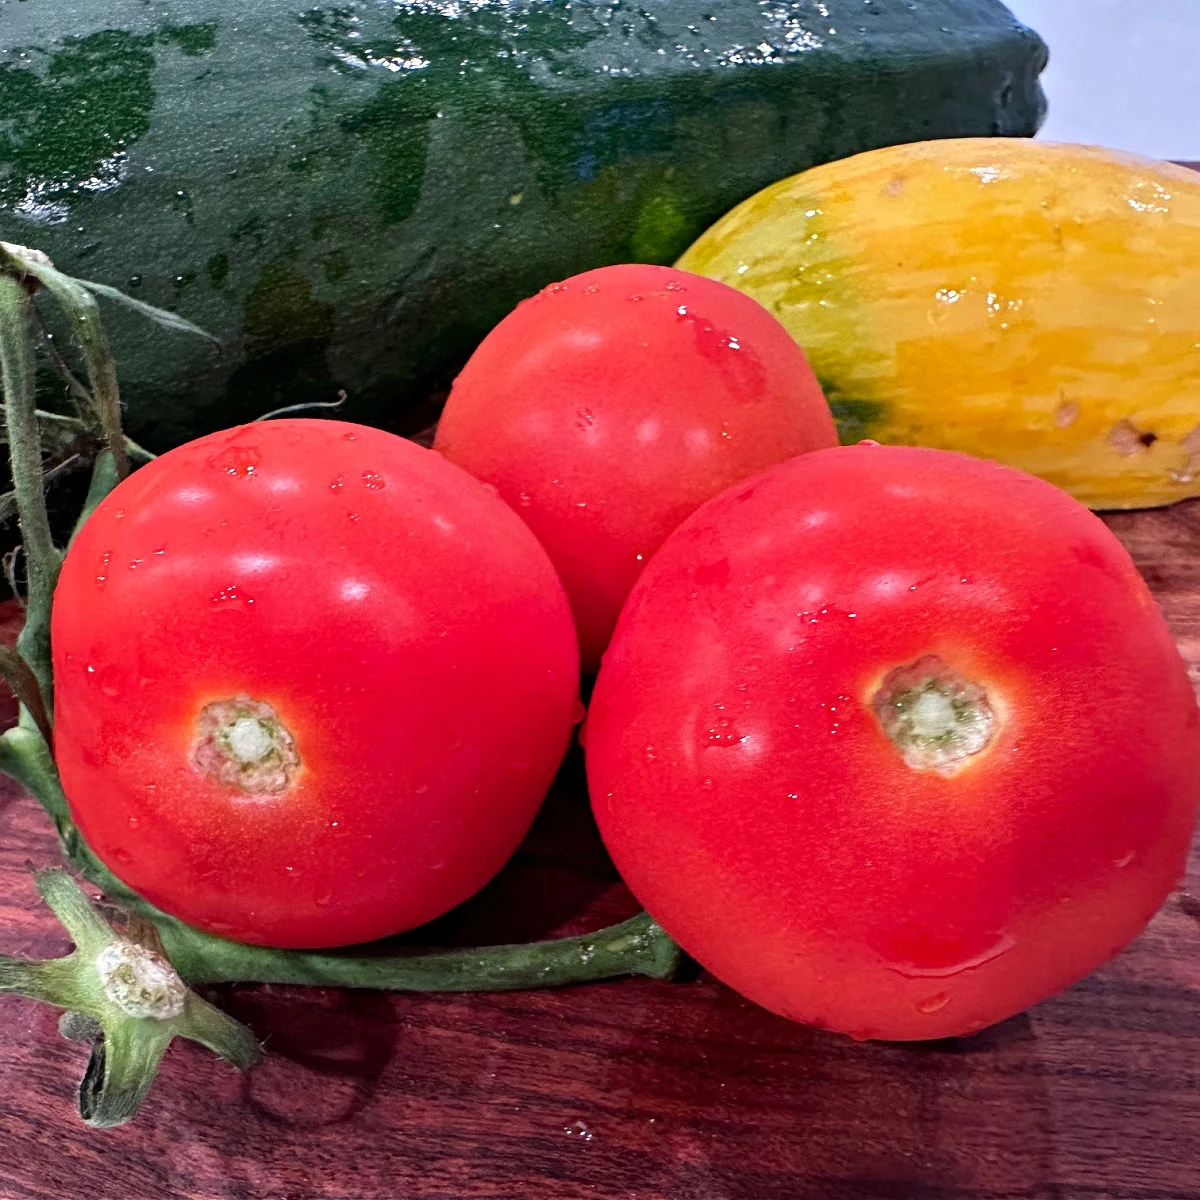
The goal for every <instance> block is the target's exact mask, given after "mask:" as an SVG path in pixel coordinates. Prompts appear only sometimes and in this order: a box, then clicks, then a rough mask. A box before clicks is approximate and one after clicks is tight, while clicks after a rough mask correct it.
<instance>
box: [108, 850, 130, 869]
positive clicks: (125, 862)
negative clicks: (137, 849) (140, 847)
mask: <svg viewBox="0 0 1200 1200" xmlns="http://www.w3.org/2000/svg"><path fill="white" fill-rule="evenodd" d="M111 857H112V860H113V862H115V863H117V864H118V865H120V866H122V867H127V866H129V865H130V864H131V863H132V862H133V855H132V854H130V853H129V851H128V850H126V849H125V848H124V847H123V846H118V847H117V848H116V849H115V850H114V851H113V852H112V855H111Z"/></svg>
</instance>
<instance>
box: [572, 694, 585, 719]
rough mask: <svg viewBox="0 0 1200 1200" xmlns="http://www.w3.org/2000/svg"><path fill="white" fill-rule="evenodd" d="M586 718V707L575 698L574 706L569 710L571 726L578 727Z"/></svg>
mask: <svg viewBox="0 0 1200 1200" xmlns="http://www.w3.org/2000/svg"><path fill="white" fill-rule="evenodd" d="M586 716H587V707H586V705H585V704H584V703H583V701H582V700H580V699H579V698H578V697H576V698H575V704H574V706H573V707H572V709H571V724H572V725H578V724H579V722H580V721H582V720H583V718H584V717H586Z"/></svg>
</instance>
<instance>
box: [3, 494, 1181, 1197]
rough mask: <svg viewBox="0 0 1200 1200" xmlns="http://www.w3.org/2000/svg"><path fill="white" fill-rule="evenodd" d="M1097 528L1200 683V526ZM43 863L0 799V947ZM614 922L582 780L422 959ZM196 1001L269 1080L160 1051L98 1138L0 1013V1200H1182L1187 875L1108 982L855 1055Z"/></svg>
mask: <svg viewBox="0 0 1200 1200" xmlns="http://www.w3.org/2000/svg"><path fill="white" fill-rule="evenodd" d="M1109 523H1110V524H1111V525H1112V527H1113V528H1114V529H1115V530H1116V532H1117V533H1118V534H1119V536H1120V537H1121V538H1122V540H1123V541H1124V542H1125V544H1126V545H1127V546H1128V547H1129V549H1130V550H1131V552H1132V553H1133V555H1134V558H1135V559H1136V561H1137V563H1138V565H1139V566H1140V568H1141V569H1142V571H1143V572H1144V574H1145V576H1146V578H1147V580H1148V582H1149V584H1150V586H1151V588H1152V589H1153V590H1154V592H1155V594H1156V596H1157V598H1158V600H1159V602H1160V604H1161V605H1162V608H1163V610H1164V612H1165V614H1166V616H1167V619H1168V621H1169V622H1170V623H1171V626H1172V628H1173V630H1174V632H1175V634H1176V635H1177V637H1178V640H1179V645H1180V648H1181V650H1182V652H1183V654H1184V656H1185V658H1186V659H1187V660H1188V662H1189V664H1190V670H1191V674H1192V677H1193V679H1194V680H1195V681H1197V683H1198V684H1200V501H1196V502H1192V503H1188V504H1184V505H1179V506H1176V507H1174V508H1171V509H1163V510H1158V511H1153V512H1145V513H1136V514H1124V515H1119V516H1114V517H1112V518H1110V521H1109ZM1147 699H1148V701H1150V702H1152V699H1153V698H1152V697H1148V698H1147ZM55 858H56V849H55V844H54V840H53V838H52V837H51V835H50V833H49V828H48V823H47V822H46V820H45V819H44V818H43V817H42V815H41V813H40V810H38V809H37V808H36V806H35V805H34V804H33V803H32V801H30V800H29V799H27V798H26V797H24V796H22V795H21V794H20V793H19V792H18V790H17V789H16V788H15V787H12V786H7V787H5V788H4V789H3V790H0V949H3V950H4V951H6V952H8V953H19V954H27V955H35V956H49V955H53V954H58V953H62V952H64V951H65V950H66V949H67V943H66V941H65V938H64V937H63V935H62V934H61V932H60V931H59V930H58V928H57V927H56V925H55V923H54V921H53V919H52V918H51V917H50V915H49V914H48V912H47V911H46V910H44V909H42V908H40V907H39V906H38V904H37V902H36V897H35V894H34V890H33V885H32V881H31V879H30V876H29V874H28V869H27V863H28V862H29V861H32V862H34V863H36V864H38V865H46V864H50V863H52V862H54V861H55ZM1189 888H1194V889H1195V893H1196V898H1195V899H1192V898H1191V892H1190V891H1189V890H1188V889H1189ZM632 911H634V905H633V902H632V900H631V898H630V896H629V895H628V893H627V892H626V891H625V890H624V889H623V888H622V886H621V885H620V884H619V883H618V882H617V880H616V877H615V875H614V873H613V870H612V867H611V865H610V863H609V862H608V860H607V858H606V857H605V855H604V852H603V850H602V848H601V846H600V844H599V841H598V839H597V837H596V834H595V830H594V828H593V827H592V825H591V823H590V819H589V817H588V815H587V809H586V803H585V799H584V794H583V789H582V777H581V769H580V764H579V761H578V758H577V757H575V758H572V760H570V761H569V762H568V764H567V766H566V767H565V769H564V772H563V775H562V778H561V780H560V783H559V785H558V786H557V787H556V789H555V792H554V793H553V794H552V796H551V798H550V800H549V801H548V803H547V807H546V811H545V813H544V814H543V817H542V819H541V820H540V821H539V823H538V825H537V826H536V828H535V830H534V832H533V834H531V836H530V838H529V839H528V840H527V842H526V844H525V846H524V847H523V848H522V850H521V852H520V853H519V855H518V857H517V859H516V860H515V861H514V862H513V864H512V865H511V866H510V867H509V868H508V869H507V870H506V871H505V872H504V874H503V875H502V876H501V877H500V879H498V880H497V881H496V882H495V883H494V884H493V885H492V886H491V887H490V888H488V889H487V891H486V893H485V894H484V895H483V896H481V897H479V898H477V900H476V901H474V902H472V903H470V904H469V905H467V906H465V907H464V908H463V909H462V910H459V911H458V912H456V913H454V914H452V915H451V916H450V917H449V918H446V919H443V921H441V922H439V923H438V926H437V928H436V930H434V931H433V932H432V933H430V934H428V935H427V936H428V937H430V938H436V939H438V940H442V941H449V942H459V943H469V942H472V941H480V942H482V941H501V940H516V939H524V938H531V937H541V936H546V935H549V934H552V933H563V932H581V931H583V930H584V929H586V928H588V927H596V926H599V925H601V924H605V923H607V922H609V921H610V920H615V919H618V918H620V917H622V916H625V915H628V914H629V913H631V912H632ZM213 996H214V998H215V999H217V1001H218V1002H219V1003H221V1004H222V1005H224V1006H225V1007H226V1008H228V1009H229V1010H230V1011H231V1012H233V1013H234V1014H235V1015H236V1016H238V1017H239V1018H241V1019H242V1020H244V1021H246V1022H248V1023H249V1024H250V1026H251V1027H252V1028H253V1029H254V1030H255V1032H256V1033H257V1034H258V1035H259V1037H260V1038H261V1039H262V1040H263V1041H264V1042H265V1043H266V1046H267V1050H268V1057H267V1059H266V1061H265V1062H264V1063H263V1064H262V1065H261V1066H259V1067H258V1068H256V1069H255V1070H254V1071H253V1072H252V1073H251V1074H250V1075H248V1076H246V1077H239V1076H238V1075H237V1074H236V1073H235V1072H234V1071H233V1070H232V1069H230V1068H229V1067H227V1066H226V1065H224V1064H223V1063H221V1062H220V1061H218V1060H217V1059H215V1058H214V1057H212V1056H211V1055H209V1054H208V1053H206V1052H204V1051H202V1050H201V1049H200V1048H198V1047H196V1046H193V1045H191V1044H185V1043H176V1044H175V1045H174V1046H173V1047H172V1049H171V1051H170V1053H169V1055H168V1057H167V1060H166V1062H165V1064H164V1066H163V1070H162V1072H161V1074H160V1076H159V1079H158V1082H157V1084H156V1085H155V1089H154V1091H153V1092H152V1093H151V1096H150V1098H149V1100H148V1101H147V1103H146V1105H145V1107H144V1109H143V1111H142V1113H141V1115H140V1116H139V1117H138V1118H137V1120H136V1121H135V1122H134V1123H133V1124H132V1125H129V1126H127V1127H125V1128H123V1129H119V1130H115V1131H110V1132H96V1131H92V1130H89V1129H87V1128H85V1127H84V1126H82V1125H81V1124H80V1123H79V1121H78V1119H77V1117H76V1116H75V1114H74V1090H75V1087H76V1085H77V1083H78V1079H79V1076H80V1074H81V1072H82V1069H83V1063H84V1051H83V1049H82V1048H81V1047H80V1046H78V1045H76V1044H72V1043H69V1042H66V1041H64V1040H63V1039H62V1038H60V1037H59V1036H58V1034H57V1031H56V1017H55V1015H54V1014H53V1013H52V1012H51V1011H50V1010H48V1009H45V1008H42V1007H40V1006H38V1005H35V1004H32V1003H29V1002H27V1001H25V1000H22V999H19V998H16V997H11V996H0V1197H3V1198H4V1200H34V1198H37V1200H43V1198H45V1200H51V1198H53V1200H76V1198H78V1200H149V1198H158V1197H186V1198H188V1200H251V1198H253V1200H259V1198H269V1200H318V1198H320V1200H325V1198H331V1200H335V1198H336V1200H341V1198H355V1200H374V1198H376V1197H388V1198H391V1197H397V1198H404V1200H407V1198H409V1197H413V1198H417V1197H420V1198H422V1200H434V1198H436V1200H468V1198H479V1200H484V1198H487V1200H492V1198H495V1200H500V1198H504V1200H576V1198H578V1200H584V1198H588V1200H610V1198H618V1197H619V1198H622V1200H626V1198H627V1200H810V1198H811V1200H901V1198H903V1200H1001V1198H1003V1200H1018V1198H1020V1200H1107V1198H1112V1200H1192V1198H1197V1200H1200V855H1198V854H1193V862H1192V870H1191V873H1190V874H1189V879H1188V881H1187V882H1186V883H1185V885H1184V888H1183V889H1181V891H1180V892H1179V893H1178V894H1177V895H1176V896H1174V897H1172V899H1171V900H1170V901H1169V902H1168V903H1167V904H1166V906H1165V907H1164V909H1163V910H1162V912H1161V913H1160V914H1159V915H1158V916H1157V917H1156V918H1155V920H1154V922H1153V923H1152V924H1151V926H1150V928H1149V929H1148V930H1147V931H1146V932H1145V933H1144V934H1143V936H1142V937H1141V938H1140V939H1138V941H1137V942H1136V943H1135V944H1134V945H1133V946H1131V947H1130V948H1129V949H1128V950H1127V951H1125V953H1123V954H1122V955H1121V956H1120V957H1118V958H1117V959H1116V960H1115V961H1113V962H1112V963H1110V964H1109V965H1108V966H1106V967H1105V968H1103V969H1102V970H1101V971H1099V972H1097V973H1096V974H1095V975H1093V976H1092V977H1091V978H1089V979H1087V980H1085V981H1084V982H1083V983H1080V984H1079V985H1077V986H1076V987H1074V988H1072V989H1070V990H1069V991H1068V992H1066V993H1065V994H1063V995H1061V996H1059V997H1057V998H1055V999H1053V1000H1050V1001H1047V1002H1046V1003H1043V1004H1041V1005H1039V1006H1038V1007H1037V1008H1036V1009H1034V1010H1033V1011H1031V1012H1029V1013H1027V1014H1025V1015H1022V1016H1019V1017H1015V1018H1013V1019H1012V1020H1010V1021H1008V1022H1006V1023H1004V1024H1003V1025H1000V1026H998V1027H996V1028H993V1029H991V1030H988V1031H986V1032H984V1033H982V1034H979V1035H977V1036H975V1037H973V1038H969V1039H963V1040H955V1041H945V1042H939V1043H932V1044H926V1045H886V1044H871V1043H867V1044H857V1043H854V1042H852V1041H850V1040H848V1039H845V1038H841V1037H837V1036H834V1035H831V1034H826V1033H820V1032H815V1031H811V1030H808V1029H804V1028H801V1027H800V1026H797V1025H793V1024H790V1023H789V1022H786V1021H784V1020H781V1019H779V1018H776V1017H773V1016H770V1015H769V1014H767V1013H765V1012H762V1011H760V1010H758V1009H755V1008H754V1007H753V1006H751V1005H750V1004H748V1003H747V1002H745V1001H743V1000H741V999H740V998H739V997H738V996H736V995H735V994H734V993H732V992H730V991H729V990H727V989H726V988H724V987H722V986H720V985H718V984H716V983H715V982H713V981H712V980H711V979H709V978H708V977H706V976H705V975H704V974H702V973H700V972H698V971H695V970H693V971H691V972H690V974H688V975H687V976H686V977H685V979H684V981H682V982H676V983H669V984H668V983H657V982H651V981H647V980H622V981H615V982H611V983H604V984H593V985H590V986H588V987H582V988H573V989H566V990H561V991H556V992H539V993H524V994H512V995H492V996H487V995H480V996H412V995H379V994H372V993H361V992H360V993H344V992H339V991H333V990H306V989H301V988H276V987H241V988H228V989H219V990H216V991H214V992H213Z"/></svg>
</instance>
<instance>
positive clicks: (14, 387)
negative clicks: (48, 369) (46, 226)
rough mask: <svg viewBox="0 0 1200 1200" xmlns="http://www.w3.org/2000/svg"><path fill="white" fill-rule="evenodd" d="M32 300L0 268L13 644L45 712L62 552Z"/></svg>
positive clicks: (1, 374)
mask: <svg viewBox="0 0 1200 1200" xmlns="http://www.w3.org/2000/svg"><path fill="white" fill-rule="evenodd" d="M34 337H35V327H34V322H33V300H32V298H31V297H30V295H29V292H28V291H27V290H26V287H25V283H24V281H23V279H21V278H19V277H18V276H17V275H15V274H12V273H10V272H9V271H0V382H2V384H3V388H4V413H5V422H6V425H7V430H8V452H9V458H10V461H11V464H12V477H13V492H14V494H15V496H16V502H17V515H18V518H19V520H20V523H21V536H22V538H23V539H24V541H25V554H26V558H27V560H28V564H29V566H28V575H29V585H28V597H27V600H26V606H25V609H26V615H25V627H24V628H23V629H22V631H21V635H20V638H19V639H18V641H17V648H18V649H19V650H20V652H21V654H22V656H23V657H24V658H25V660H26V662H28V664H29V666H30V668H31V670H32V671H33V674H34V676H35V677H36V679H37V682H38V686H39V687H40V689H41V693H42V700H43V703H44V705H45V709H46V711H47V712H50V711H52V696H53V681H52V676H51V670H50V604H51V601H52V599H53V597H54V585H55V583H56V582H57V581H58V572H59V568H60V567H61V566H62V555H61V554H59V552H58V549H57V547H56V546H55V545H54V538H53V536H52V534H51V532H50V520H49V517H48V516H47V514H46V498H45V494H44V492H43V490H42V445H41V437H40V435H39V433H38V423H37V415H36V413H37V406H36V402H35V399H34V390H35V382H34V373H35V366H34V358H33V345H34Z"/></svg>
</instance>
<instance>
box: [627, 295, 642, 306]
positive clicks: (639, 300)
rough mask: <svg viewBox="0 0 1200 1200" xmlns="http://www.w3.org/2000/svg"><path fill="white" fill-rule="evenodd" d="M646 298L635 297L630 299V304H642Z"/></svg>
mask: <svg viewBox="0 0 1200 1200" xmlns="http://www.w3.org/2000/svg"><path fill="white" fill-rule="evenodd" d="M645 298H646V297H645V296H637V295H634V296H630V297H629V302H630V304H640V303H641V302H642V301H643V300H645Z"/></svg>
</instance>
